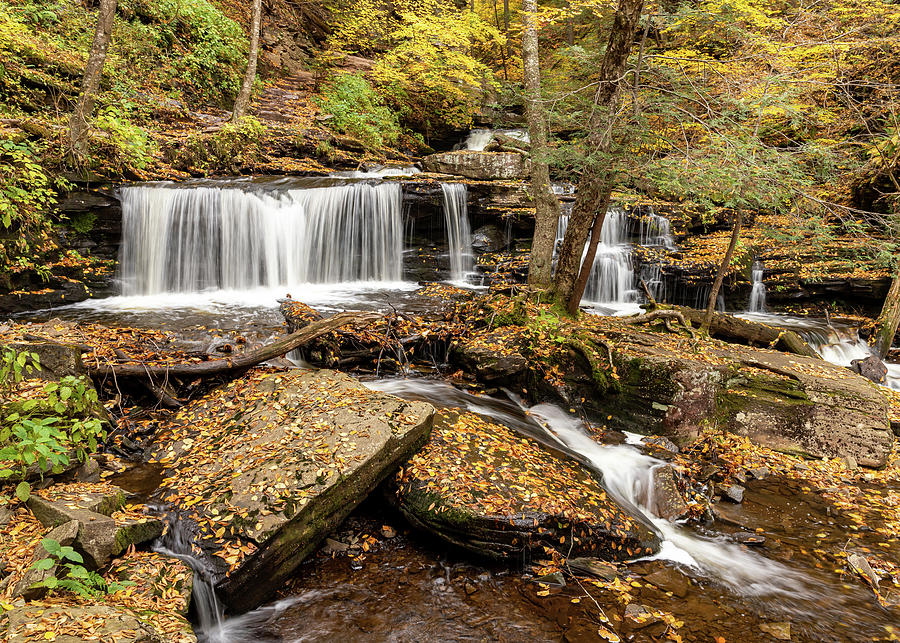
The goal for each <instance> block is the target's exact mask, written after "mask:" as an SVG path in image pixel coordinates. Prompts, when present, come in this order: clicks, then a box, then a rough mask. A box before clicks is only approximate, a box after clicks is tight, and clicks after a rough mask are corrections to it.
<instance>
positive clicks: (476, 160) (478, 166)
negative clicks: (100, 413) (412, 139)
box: [422, 150, 531, 181]
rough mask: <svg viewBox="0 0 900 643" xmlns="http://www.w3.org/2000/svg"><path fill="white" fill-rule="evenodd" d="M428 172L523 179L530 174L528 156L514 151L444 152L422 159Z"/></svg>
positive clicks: (484, 179) (481, 179)
mask: <svg viewBox="0 0 900 643" xmlns="http://www.w3.org/2000/svg"><path fill="white" fill-rule="evenodd" d="M422 166H423V168H424V169H425V171H426V172H436V173H438V174H452V175H454V176H462V177H465V178H467V179H476V180H479V181H491V180H494V179H522V178H525V177H527V176H528V173H529V171H530V166H531V163H530V162H529V161H528V157H526V156H523V155H522V154H517V153H515V152H473V151H469V150H465V151H460V152H441V153H439V154H432V155H431V156H426V157H425V158H424V159H422Z"/></svg>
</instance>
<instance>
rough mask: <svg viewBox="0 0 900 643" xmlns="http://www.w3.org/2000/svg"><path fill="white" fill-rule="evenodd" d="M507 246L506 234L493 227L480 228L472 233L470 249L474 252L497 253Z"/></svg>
mask: <svg viewBox="0 0 900 643" xmlns="http://www.w3.org/2000/svg"><path fill="white" fill-rule="evenodd" d="M508 245H509V239H508V238H507V236H506V234H504V232H503V231H502V230H501V229H500V228H498V227H497V226H495V225H490V224H489V225H485V226H481V227H480V228H478V229H477V230H475V231H474V232H473V233H472V249H473V250H475V252H498V251H500V250H503V249H504V248H506V246H508Z"/></svg>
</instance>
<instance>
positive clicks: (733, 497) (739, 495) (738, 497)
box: [716, 484, 745, 504]
mask: <svg viewBox="0 0 900 643" xmlns="http://www.w3.org/2000/svg"><path fill="white" fill-rule="evenodd" d="M716 491H717V492H718V493H719V495H721V496H722V499H723V500H728V501H729V502H733V503H735V504H740V503H742V502H743V501H744V491H745V489H744V488H743V487H742V486H741V485H739V484H720V485H716Z"/></svg>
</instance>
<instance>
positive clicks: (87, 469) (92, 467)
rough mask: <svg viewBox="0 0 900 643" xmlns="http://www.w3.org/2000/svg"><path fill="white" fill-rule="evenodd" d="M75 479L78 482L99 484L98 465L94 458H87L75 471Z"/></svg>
mask: <svg viewBox="0 0 900 643" xmlns="http://www.w3.org/2000/svg"><path fill="white" fill-rule="evenodd" d="M75 478H76V479H77V480H78V481H80V482H100V465H99V464H98V463H97V461H96V460H95V459H94V458H88V459H87V460H85V461H84V463H83V464H82V465H81V466H80V467H78V469H77V470H76V471H75Z"/></svg>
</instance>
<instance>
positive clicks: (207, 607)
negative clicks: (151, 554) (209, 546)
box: [153, 514, 227, 643]
mask: <svg viewBox="0 0 900 643" xmlns="http://www.w3.org/2000/svg"><path fill="white" fill-rule="evenodd" d="M166 520H167V522H168V526H169V528H168V530H167V531H166V533H165V534H163V535H162V536H161V537H160V538H159V539H158V540H157V541H156V542H155V543H154V544H153V551H155V552H158V553H160V554H163V555H164V556H171V557H172V558H177V559H178V560H180V561H181V562H183V563H184V564H186V565H187V566H188V567H190V568H191V570H193V572H194V580H193V589H192V593H191V602H192V604H193V608H194V612H195V613H196V615H197V620H199V621H200V623H199V625H200V628H199V629H200V631H199V632H198V634H199V635H200V636H199V638H200V640H201V641H204V643H227V639H224V638H221V637H220V636H218V632H220V631H221V630H222V626H223V625H224V623H225V618H224V613H225V608H224V607H223V606H222V604H221V603H219V599H218V598H217V597H216V591H215V589H214V583H213V580H212V578H211V577H210V576H211V575H210V572H209V569H208V567H207V566H206V565H205V564H204V562H203V560H202V559H201V558H199V557H198V556H197V555H195V553H194V544H193V543H194V539H193V536H192V535H191V533H190V530H189V529H188V526H187V523H185V522H184V521H182V520H180V519H179V518H178V517H177V516H174V515H173V514H168V515H167V516H166Z"/></svg>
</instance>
